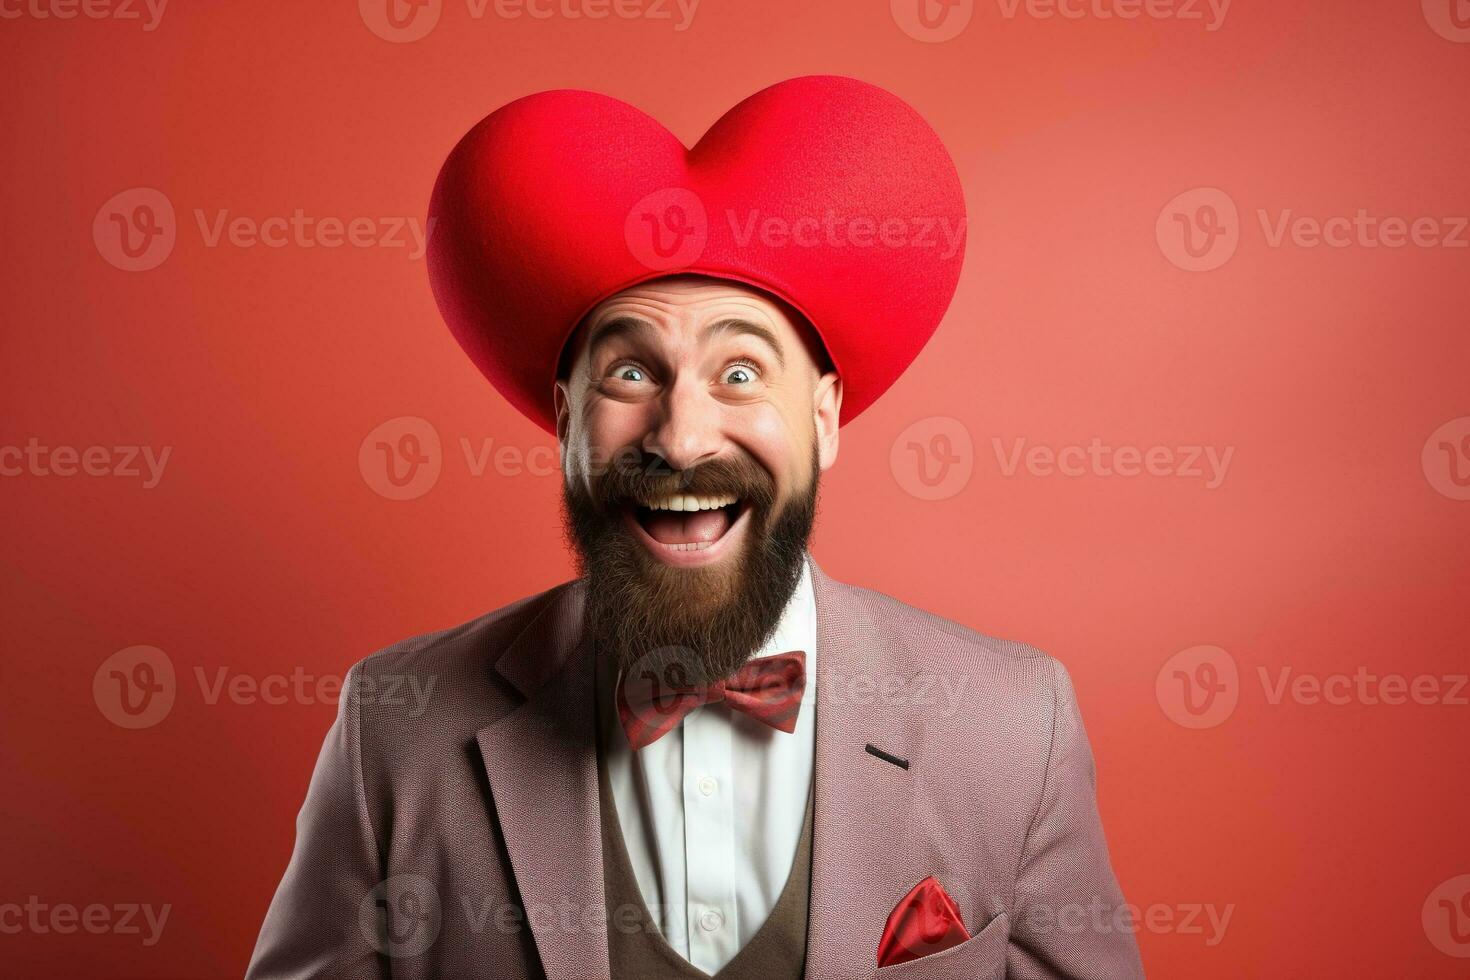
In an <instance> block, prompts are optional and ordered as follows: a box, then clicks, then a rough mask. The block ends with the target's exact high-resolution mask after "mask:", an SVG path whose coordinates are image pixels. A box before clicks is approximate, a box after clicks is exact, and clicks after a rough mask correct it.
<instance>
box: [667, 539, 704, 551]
mask: <svg viewBox="0 0 1470 980" xmlns="http://www.w3.org/2000/svg"><path fill="white" fill-rule="evenodd" d="M712 544H714V542H713V541H690V542H688V543H687V544H666V545H664V547H665V548H667V549H669V550H670V551H703V550H704V549H706V548H708V547H709V546H710V545H712Z"/></svg>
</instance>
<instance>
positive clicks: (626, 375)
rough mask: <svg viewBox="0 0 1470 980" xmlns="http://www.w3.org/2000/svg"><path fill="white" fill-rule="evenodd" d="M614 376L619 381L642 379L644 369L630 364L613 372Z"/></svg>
mask: <svg viewBox="0 0 1470 980" xmlns="http://www.w3.org/2000/svg"><path fill="white" fill-rule="evenodd" d="M613 377H615V378H617V379H618V380H619V381H642V380H643V371H642V369H640V368H635V367H632V366H631V365H630V366H627V367H620V368H618V369H617V370H616V371H614V372H613Z"/></svg>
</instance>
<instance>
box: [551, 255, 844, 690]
mask: <svg viewBox="0 0 1470 980" xmlns="http://www.w3.org/2000/svg"><path fill="white" fill-rule="evenodd" d="M569 356H570V366H569V369H568V372H567V376H566V377H565V378H564V379H562V380H560V381H558V382H557V388H556V393H555V399H556V412H557V429H558V437H559V439H560V441H561V448H562V460H563V471H564V477H565V488H564V489H565V505H566V512H567V525H568V531H569V535H570V537H571V538H572V541H573V544H574V545H575V547H576V549H577V552H578V555H579V558H580V561H581V565H582V571H583V573H584V575H586V576H587V578H588V586H589V588H588V599H589V607H588V620H589V622H588V626H589V628H590V629H591V630H592V631H593V633H594V636H595V637H596V639H597V640H598V641H599V643H600V645H601V646H603V647H605V648H608V650H609V651H610V652H611V653H612V654H613V655H614V656H617V657H618V659H619V660H620V661H621V663H622V665H623V666H624V667H625V668H627V667H629V666H630V665H631V664H632V663H634V662H638V661H642V662H644V663H647V662H648V661H647V658H649V657H655V656H656V657H660V658H661V662H664V663H671V662H677V663H680V664H682V666H683V668H684V670H685V672H686V673H687V674H688V675H689V676H690V678H691V681H692V682H697V681H698V680H700V679H708V680H713V679H716V677H718V676H723V675H724V674H726V673H728V672H729V671H730V670H733V669H734V668H735V667H737V666H739V665H740V664H741V663H743V662H744V661H745V660H746V659H747V658H748V657H749V656H750V655H751V654H752V653H754V652H755V650H756V649H757V648H758V647H759V646H760V644H761V643H763V642H764V641H765V639H766V638H767V637H768V636H769V634H770V632H771V631H772V630H773V629H774V628H775V626H776V623H777V621H778V620H779V617H780V613H781V611H782V609H784V607H785V604H786V600H787V599H789V598H790V595H791V591H792V589H793V588H794V587H795V585H796V582H797V580H798V578H799V576H800V572H801V560H802V557H803V555H804V551H805V546H806V540H807V537H808V535H809V534H810V530H811V523H812V519H813V516H814V512H815V503H816V492H817V482H818V477H819V474H820V472H821V471H823V470H826V469H827V468H828V467H830V466H831V465H832V463H833V462H834V461H835V459H836V456H837V419H838V415H839V412H840V409H841V400H842V388H841V382H840V381H839V379H838V377H837V375H836V374H835V373H832V372H830V371H824V369H823V368H822V367H819V364H820V363H821V360H822V354H821V349H820V347H819V346H818V341H817V339H816V338H815V337H814V336H812V335H811V333H810V329H809V328H808V327H807V326H806V325H805V324H804V323H803V322H801V321H800V320H799V318H798V317H797V316H796V315H795V314H793V313H788V312H787V310H786V309H785V308H784V307H783V306H782V305H781V304H778V303H776V302H774V301H772V300H771V299H769V298H767V297H766V296H764V295H763V294H761V293H759V292H757V291H755V290H752V289H749V288H747V287H744V286H742V285H739V284H736V283H730V282H726V281H723V280H717V279H707V278H702V277H677V278H670V279H662V280H657V281H654V282H650V283H645V284H643V285H640V286H636V287H633V288H631V289H628V290H625V291H624V292H622V293H619V294H618V295H617V296H614V297H612V298H611V299H609V300H607V301H606V302H604V303H602V304H601V305H600V306H598V307H597V308H596V309H594V310H593V311H592V312H591V313H590V314H589V315H588V317H587V319H586V320H585V321H584V323H583V324H582V325H581V327H580V328H579V330H578V331H577V333H576V335H574V336H573V338H572V340H571V347H570V355H569Z"/></svg>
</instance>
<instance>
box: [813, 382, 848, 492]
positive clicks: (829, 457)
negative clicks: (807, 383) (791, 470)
mask: <svg viewBox="0 0 1470 980" xmlns="http://www.w3.org/2000/svg"><path fill="white" fill-rule="evenodd" d="M812 412H813V418H814V419H815V421H816V428H817V463H818V465H819V466H821V468H822V470H823V471H824V472H825V471H826V470H829V469H831V468H832V464H833V463H836V462H837V425H838V420H839V419H840V418H841V416H842V378H841V377H839V376H838V374H837V372H836V371H828V372H827V373H826V374H824V375H822V376H821V377H820V378H818V379H817V388H816V391H814V392H813V393H812Z"/></svg>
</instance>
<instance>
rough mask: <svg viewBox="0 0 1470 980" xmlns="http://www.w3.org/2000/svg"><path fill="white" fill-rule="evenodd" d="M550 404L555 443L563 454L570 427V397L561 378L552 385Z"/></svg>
mask: <svg viewBox="0 0 1470 980" xmlns="http://www.w3.org/2000/svg"><path fill="white" fill-rule="evenodd" d="M551 404H552V406H553V407H554V408H555V410H556V441H557V443H558V444H560V446H561V448H562V451H563V452H565V450H566V445H567V431H568V430H569V429H570V428H571V425H572V397H571V395H570V394H569V393H568V391H567V383H566V381H564V380H562V379H561V378H557V379H556V381H555V383H553V385H552V391H551Z"/></svg>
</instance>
